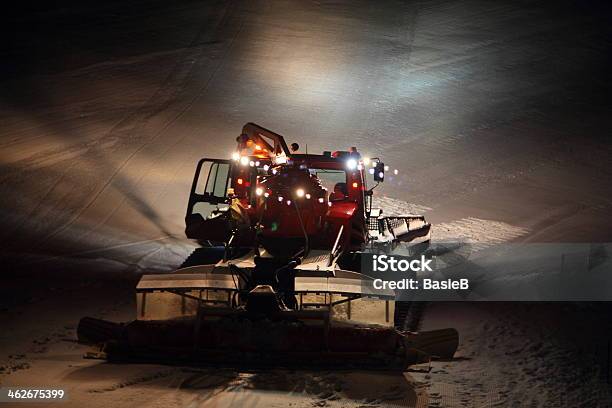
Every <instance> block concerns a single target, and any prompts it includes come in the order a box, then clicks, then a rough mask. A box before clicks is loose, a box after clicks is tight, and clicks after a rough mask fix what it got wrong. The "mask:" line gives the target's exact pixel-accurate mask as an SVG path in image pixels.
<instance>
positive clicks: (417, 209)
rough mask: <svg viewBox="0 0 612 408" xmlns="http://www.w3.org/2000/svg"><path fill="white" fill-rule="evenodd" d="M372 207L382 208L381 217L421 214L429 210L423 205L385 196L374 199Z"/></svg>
mask: <svg viewBox="0 0 612 408" xmlns="http://www.w3.org/2000/svg"><path fill="white" fill-rule="evenodd" d="M373 206H374V207H380V208H382V210H383V215H406V214H423V213H425V212H427V211H430V210H431V208H430V207H426V206H424V205H419V204H414V203H409V202H407V201H403V200H398V199H396V198H391V197H387V196H382V197H374V201H373Z"/></svg>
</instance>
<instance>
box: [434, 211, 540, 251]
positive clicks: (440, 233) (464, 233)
mask: <svg viewBox="0 0 612 408" xmlns="http://www.w3.org/2000/svg"><path fill="white" fill-rule="evenodd" d="M433 228H434V229H433V232H432V239H433V240H434V241H436V242H456V241H461V242H466V243H470V244H472V248H473V249H474V250H481V249H484V248H487V247H490V246H492V245H497V244H501V243H503V242H507V241H511V240H513V239H515V238H518V237H520V236H522V235H525V234H527V233H528V232H529V230H528V229H527V228H522V227H517V226H514V225H510V224H507V223H505V222H501V221H492V220H484V219H481V218H473V217H468V218H462V219H460V220H457V221H452V222H445V223H441V224H436V225H434V226H433Z"/></svg>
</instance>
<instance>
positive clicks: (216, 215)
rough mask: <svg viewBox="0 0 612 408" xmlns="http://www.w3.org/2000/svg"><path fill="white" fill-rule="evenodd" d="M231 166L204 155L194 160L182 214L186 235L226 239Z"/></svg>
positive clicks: (207, 238) (222, 240)
mask: <svg viewBox="0 0 612 408" xmlns="http://www.w3.org/2000/svg"><path fill="white" fill-rule="evenodd" d="M232 167H233V162H232V161H231V160H225V159H208V158H205V159H201V160H200V161H199V162H198V165H197V167H196V171H195V175H194V178H193V183H192V185H191V192H190V194H189V203H188V205H187V214H186V215H185V224H186V228H185V233H186V235H187V237H188V238H191V239H197V240H200V241H212V242H224V241H225V240H226V238H227V235H228V232H229V225H228V211H229V205H230V202H229V201H230V200H229V197H228V188H229V187H230V179H231V174H232Z"/></svg>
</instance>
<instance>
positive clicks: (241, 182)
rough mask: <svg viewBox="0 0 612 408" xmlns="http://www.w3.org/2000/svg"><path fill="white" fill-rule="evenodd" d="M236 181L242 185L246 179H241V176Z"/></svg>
mask: <svg viewBox="0 0 612 408" xmlns="http://www.w3.org/2000/svg"><path fill="white" fill-rule="evenodd" d="M236 182H237V183H238V184H240V185H242V184H244V180H243V179H241V178H239V179H238V180H236Z"/></svg>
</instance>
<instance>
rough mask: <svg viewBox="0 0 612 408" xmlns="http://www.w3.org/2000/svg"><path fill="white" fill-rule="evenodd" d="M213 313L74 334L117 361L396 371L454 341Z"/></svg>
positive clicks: (448, 349) (442, 354)
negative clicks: (99, 347) (212, 316)
mask: <svg viewBox="0 0 612 408" xmlns="http://www.w3.org/2000/svg"><path fill="white" fill-rule="evenodd" d="M219 312H221V313H222V314H221V315H217V316H215V317H214V318H210V315H209V314H207V315H204V314H201V315H199V316H195V317H184V318H176V319H168V320H135V321H132V322H130V323H127V324H120V323H112V322H108V321H105V320H99V319H93V318H83V319H82V320H81V321H80V323H79V327H78V339H79V342H81V343H86V344H96V345H98V346H101V351H102V353H100V354H99V357H101V358H105V359H107V360H108V361H117V362H118V361H121V362H150V363H153V362H155V363H164V364H186V365H231V366H249V367H310V368H314V367H319V368H336V369H340V368H368V369H382V370H399V371H404V370H406V369H407V368H408V367H409V366H411V365H414V364H421V363H427V362H429V361H430V360H431V359H434V358H444V359H447V358H452V356H453V355H454V353H455V351H456V349H457V345H458V334H457V331H456V330H454V329H443V330H435V331H430V332H423V333H402V332H399V331H397V330H395V329H394V328H390V327H382V326H360V325H350V324H346V322H329V321H325V319H323V320H320V318H321V314H320V313H318V312H312V313H311V312H308V313H304V312H299V313H297V314H296V313H295V312H289V313H288V314H290V315H291V316H269V317H268V318H263V319H261V318H254V317H253V316H248V315H247V314H245V313H243V312H231V313H224V312H225V311H221V310H220V311H219ZM284 313H287V312H281V314H284ZM305 322H306V323H305ZM104 335H106V336H107V338H103V337H104Z"/></svg>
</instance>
